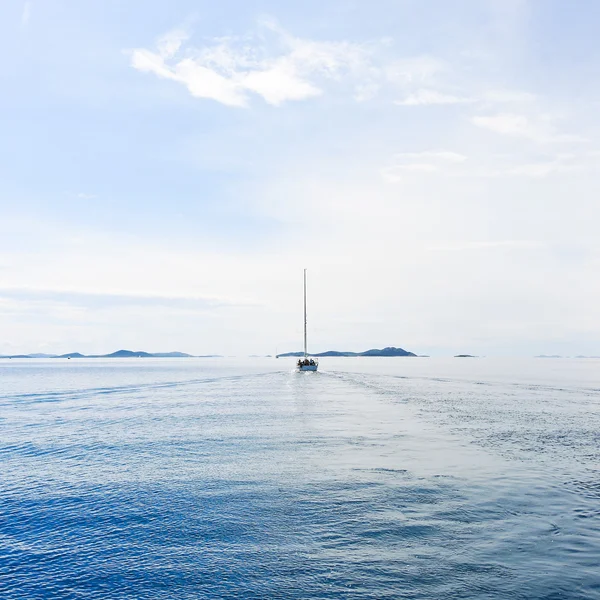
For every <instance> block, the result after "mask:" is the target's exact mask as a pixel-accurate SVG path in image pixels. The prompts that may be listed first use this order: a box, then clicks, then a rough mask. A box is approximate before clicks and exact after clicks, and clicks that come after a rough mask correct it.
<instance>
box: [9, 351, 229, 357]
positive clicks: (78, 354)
mask: <svg viewBox="0 0 600 600" xmlns="http://www.w3.org/2000/svg"><path fill="white" fill-rule="evenodd" d="M0 358H67V359H71V358H221V356H220V355H219V354H208V355H204V356H194V355H192V354H186V353H185V352H143V351H141V350H117V351H116V352H111V353H110V354H81V352H69V353H67V354H39V353H37V354H12V355H7V356H0Z"/></svg>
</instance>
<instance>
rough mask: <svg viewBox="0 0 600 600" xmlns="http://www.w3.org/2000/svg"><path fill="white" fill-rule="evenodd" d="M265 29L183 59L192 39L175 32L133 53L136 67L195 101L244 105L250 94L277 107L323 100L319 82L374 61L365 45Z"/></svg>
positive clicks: (265, 26)
mask: <svg viewBox="0 0 600 600" xmlns="http://www.w3.org/2000/svg"><path fill="white" fill-rule="evenodd" d="M260 25H261V27H262V30H263V31H262V32H261V35H258V36H254V37H251V38H248V37H244V38H236V37H230V38H220V39H219V38H216V39H214V40H213V43H212V44H209V45H207V46H204V47H202V48H199V49H197V48H192V47H190V48H187V50H186V51H185V52H184V56H178V55H179V54H181V53H182V52H183V50H184V49H183V44H184V42H185V41H187V39H188V35H187V33H185V32H183V31H180V30H176V31H173V32H171V33H168V34H166V35H164V36H163V37H161V38H160V39H159V40H158V42H157V51H152V50H147V49H143V48H138V49H135V50H133V52H132V53H131V64H132V66H133V67H134V68H135V69H137V70H139V71H142V72H148V73H154V74H155V75H157V76H159V77H163V78H166V79H171V80H173V81H177V82H179V83H181V84H183V85H185V86H186V87H187V89H188V90H189V92H190V93H191V94H192V95H193V96H195V97H198V98H209V99H212V100H216V101H217V102H221V103H222V104H225V105H227V106H237V107H243V106H247V104H248V101H249V94H250V93H254V94H257V95H258V96H261V97H262V98H263V99H264V100H265V101H266V102H267V103H268V104H271V105H273V106H279V105H280V104H282V103H284V102H288V101H293V100H304V99H308V98H312V97H315V96H318V95H320V94H321V93H322V89H321V87H320V83H319V82H323V81H326V80H340V79H341V78H342V77H343V76H344V75H347V74H349V73H355V72H357V71H358V70H359V69H361V68H363V67H365V66H366V65H367V64H368V62H369V51H368V49H366V48H364V47H362V46H361V45H358V44H351V43H349V42H321V41H314V40H309V39H302V38H297V37H294V36H292V35H290V34H288V33H287V32H285V31H284V30H283V29H281V28H280V27H278V26H276V25H275V24H273V22H271V21H265V20H263V21H262V22H261V24H260ZM273 36H275V40H271V39H269V37H271V38H272V37H273ZM367 83H368V82H367ZM362 84H364V82H362Z"/></svg>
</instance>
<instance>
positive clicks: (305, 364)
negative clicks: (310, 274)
mask: <svg viewBox="0 0 600 600" xmlns="http://www.w3.org/2000/svg"><path fill="white" fill-rule="evenodd" d="M296 368H297V369H298V371H316V370H317V369H318V368H319V361H318V360H315V359H314V358H311V357H309V356H308V350H307V345H306V269H304V357H303V358H300V359H298V364H297V365H296Z"/></svg>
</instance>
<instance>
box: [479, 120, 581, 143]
mask: <svg viewBox="0 0 600 600" xmlns="http://www.w3.org/2000/svg"><path fill="white" fill-rule="evenodd" d="M471 122H472V123H473V124H474V125H477V127H482V128H484V129H489V130H490V131H493V132H494V133H499V134H501V135H506V136H510V137H520V138H526V139H529V140H532V141H535V142H539V143H552V142H559V143H579V142H584V141H586V140H585V138H582V137H580V136H577V135H569V134H560V133H558V132H557V131H556V127H555V126H554V124H553V122H552V118H551V117H548V116H544V115H542V116H541V117H538V118H535V119H534V118H531V117H529V116H526V115H523V114H515V113H499V114H496V115H490V116H475V117H473V118H472V119H471Z"/></svg>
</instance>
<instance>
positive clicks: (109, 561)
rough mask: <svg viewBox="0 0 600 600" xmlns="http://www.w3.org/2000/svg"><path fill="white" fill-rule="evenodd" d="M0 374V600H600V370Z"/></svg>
mask: <svg viewBox="0 0 600 600" xmlns="http://www.w3.org/2000/svg"><path fill="white" fill-rule="evenodd" d="M292 367H293V359H288V360H286V359H279V360H275V359H257V360H256V361H254V362H252V361H250V360H233V359H231V360H230V359H170V360H158V359H125V360H118V359H113V360H100V359H96V360H71V361H66V360H63V361H57V360H44V361H31V360H28V361H26V360H23V361H17V360H12V361H8V360H2V361H0V460H1V469H2V470H1V479H0V597H1V598H3V599H6V600H12V599H19V600H21V599H35V598H60V599H69V598H74V599H75V598H111V599H112V598H119V599H125V598H132V599H133V598H135V599H138V598H143V599H146V598H148V599H154V598H157V599H158V598H161V599H192V598H193V599H200V598H244V599H246V598H248V599H251V598H261V599H269V598H273V599H279V598H281V599H286V598H290V599H296V598H306V599H309V598H340V599H341V598H356V599H358V598H361V599H362V598H367V599H368V598H377V599H380V598H432V599H433V598H435V599H441V598H511V599H513V598H548V599H550V598H553V599H558V598H600V477H599V468H600V402H599V400H600V360H588V361H586V360H543V359H538V360H534V359H531V360H521V361H500V360H493V359H447V360H438V359H378V358H375V359H324V360H323V361H322V363H321V369H322V370H321V372H319V373H317V374H314V373H294V372H291V369H292Z"/></svg>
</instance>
